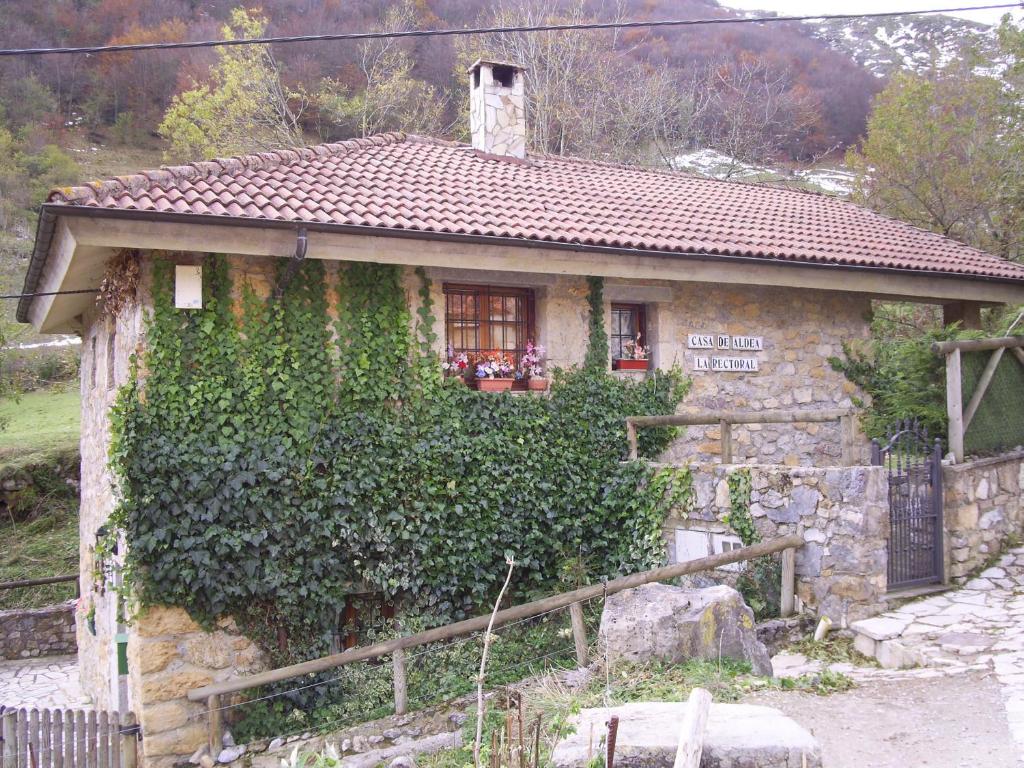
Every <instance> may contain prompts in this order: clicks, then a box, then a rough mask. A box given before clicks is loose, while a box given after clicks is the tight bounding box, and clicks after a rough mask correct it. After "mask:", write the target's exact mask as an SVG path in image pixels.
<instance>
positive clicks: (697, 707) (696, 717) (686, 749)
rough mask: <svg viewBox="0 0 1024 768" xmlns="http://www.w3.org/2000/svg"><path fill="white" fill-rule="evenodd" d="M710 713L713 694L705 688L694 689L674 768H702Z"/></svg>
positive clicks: (680, 733) (687, 708) (685, 717)
mask: <svg viewBox="0 0 1024 768" xmlns="http://www.w3.org/2000/svg"><path fill="white" fill-rule="evenodd" d="M710 713H711V694H710V693H709V692H708V691H706V690H704V689H703V688H694V689H693V690H692V691H691V692H690V699H689V701H688V702H687V704H686V714H685V715H683V727H682V728H681V729H680V731H679V747H678V748H677V749H676V759H675V762H674V763H673V764H672V768H700V758H701V755H702V754H703V753H704V735H705V733H706V732H707V727H708V715H709V714H710Z"/></svg>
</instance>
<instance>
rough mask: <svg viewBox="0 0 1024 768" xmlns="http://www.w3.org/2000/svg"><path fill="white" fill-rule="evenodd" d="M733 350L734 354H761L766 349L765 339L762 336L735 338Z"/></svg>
mask: <svg viewBox="0 0 1024 768" xmlns="http://www.w3.org/2000/svg"><path fill="white" fill-rule="evenodd" d="M732 349H733V351H734V352H760V351H761V350H762V349H764V339H763V338H762V337H761V336H733V337H732Z"/></svg>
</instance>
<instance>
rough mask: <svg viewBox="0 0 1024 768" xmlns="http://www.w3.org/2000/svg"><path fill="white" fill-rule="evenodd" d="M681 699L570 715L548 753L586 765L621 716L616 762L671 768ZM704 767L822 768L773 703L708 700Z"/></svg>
mask: <svg viewBox="0 0 1024 768" xmlns="http://www.w3.org/2000/svg"><path fill="white" fill-rule="evenodd" d="M685 712H686V704H685V703H682V702H680V703H674V702H671V703H669V702H640V703H634V704H624V705H622V706H619V707H611V708H607V709H606V708H599V709H584V710H582V711H581V712H580V713H579V715H576V716H575V717H573V718H572V721H573V723H574V724H575V726H576V731H575V733H573V734H572V735H570V736H567V737H566V738H564V739H562V740H561V741H560V742H559V743H558V744H557V745H556V746H555V750H554V752H553V754H552V762H553V764H554V765H555V768H586V767H587V766H588V765H589V764H590V763H591V758H592V757H594V756H595V755H602V754H603V750H604V746H603V742H604V737H605V736H606V734H607V732H608V726H607V723H608V719H609V718H610V717H611V716H612V715H618V717H619V730H618V736H617V738H616V746H615V765H616V766H622V767H623V768H671V766H672V764H673V762H674V761H675V756H676V750H677V749H678V747H679V733H680V730H681V727H682V722H683V715H684V713H685ZM701 766H702V767H705V768H710V766H714V768H749V767H751V766H756V768H791V767H792V766H801V768H803V767H804V766H806V768H821V747H820V746H819V745H818V742H817V740H816V739H815V738H814V737H813V736H812V735H811V734H810V733H808V732H807V730H805V729H804V728H803V727H802V726H800V725H799V724H798V723H797V722H796V721H794V720H792V719H791V718H789V717H787V716H786V715H784V714H782V713H781V712H780V711H779V710H777V709H773V708H772V707H762V706H755V705H752V704H712V705H711V712H710V715H709V716H708V729H707V733H706V735H705V737H704V753H703V756H702V758H701Z"/></svg>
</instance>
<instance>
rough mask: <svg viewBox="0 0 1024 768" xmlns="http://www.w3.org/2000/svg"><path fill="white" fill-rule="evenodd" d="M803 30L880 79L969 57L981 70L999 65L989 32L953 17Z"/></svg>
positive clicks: (838, 22)
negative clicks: (977, 58) (975, 60)
mask: <svg viewBox="0 0 1024 768" xmlns="http://www.w3.org/2000/svg"><path fill="white" fill-rule="evenodd" d="M804 26H805V27H806V28H807V30H808V32H809V34H810V35H811V36H812V37H815V38H818V39H820V40H823V41H825V42H827V43H828V45H830V46H831V47H832V48H834V49H835V50H837V51H841V52H843V53H845V54H846V55H847V56H849V57H850V58H852V59H853V60H854V61H856V62H857V63H858V64H860V65H861V66H863V67H865V68H866V69H868V70H869V71H870V72H872V73H874V74H875V75H877V76H879V77H888V76H889V75H892V74H893V73H894V72H896V71H898V70H901V69H902V70H909V71H911V72H925V71H927V70H929V69H933V68H936V67H944V66H946V65H947V64H949V63H950V62H952V61H955V60H957V59H968V58H969V57H971V56H972V55H973V56H977V57H979V59H980V62H979V66H981V67H985V66H987V63H988V62H991V63H993V64H996V65H998V63H999V62H1000V57H999V49H998V45H997V44H996V38H995V30H994V28H993V27H990V26H988V25H985V24H978V23H976V22H973V21H967V20H966V19H959V18H955V17H953V16H945V15H941V14H936V15H931V16H906V17H902V18H899V17H889V18H880V19H831V20H828V21H825V22H814V23H813V24H810V23H808V24H805V25H804Z"/></svg>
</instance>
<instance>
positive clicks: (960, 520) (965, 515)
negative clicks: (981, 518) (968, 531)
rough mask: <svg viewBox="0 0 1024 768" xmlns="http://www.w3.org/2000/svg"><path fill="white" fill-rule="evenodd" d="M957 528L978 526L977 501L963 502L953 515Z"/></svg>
mask: <svg viewBox="0 0 1024 768" xmlns="http://www.w3.org/2000/svg"><path fill="white" fill-rule="evenodd" d="M953 525H954V526H955V527H956V528H976V527H977V526H978V505H977V503H976V502H971V503H969V504H968V503H964V504H961V505H960V506H959V507H958V508H957V510H956V513H955V515H954V516H953Z"/></svg>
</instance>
